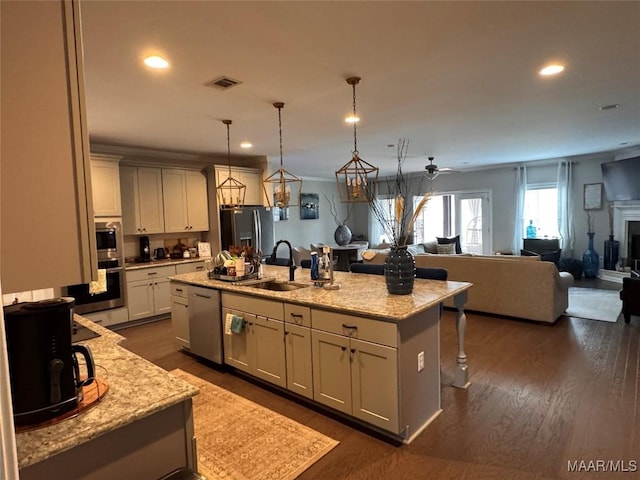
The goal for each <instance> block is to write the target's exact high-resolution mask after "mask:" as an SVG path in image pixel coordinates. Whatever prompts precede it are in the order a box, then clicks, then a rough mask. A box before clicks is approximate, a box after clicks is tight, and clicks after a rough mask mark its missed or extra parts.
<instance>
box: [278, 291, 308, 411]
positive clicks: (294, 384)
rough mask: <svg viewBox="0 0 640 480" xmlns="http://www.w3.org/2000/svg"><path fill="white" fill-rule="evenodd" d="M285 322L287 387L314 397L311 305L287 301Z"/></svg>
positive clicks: (305, 395)
mask: <svg viewBox="0 0 640 480" xmlns="http://www.w3.org/2000/svg"><path fill="white" fill-rule="evenodd" d="M284 322H285V323H284V347H285V359H286V362H287V369H286V370H287V389H288V390H291V391H292V392H295V393H297V394H299V395H302V396H303V397H307V398H309V399H313V365H312V361H311V359H312V357H311V328H310V325H311V310H310V309H309V307H303V306H301V305H293V304H289V303H285V304H284Z"/></svg>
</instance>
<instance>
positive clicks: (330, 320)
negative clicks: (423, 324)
mask: <svg viewBox="0 0 640 480" xmlns="http://www.w3.org/2000/svg"><path fill="white" fill-rule="evenodd" d="M311 327H312V328H314V329H316V330H324V331H325V332H330V333H335V334H338V335H345V336H348V337H351V338H358V339H360V340H366V341H368V342H373V343H378V344H380V345H387V346H389V347H397V346H398V334H397V329H396V325H395V323H390V322H381V321H379V320H371V319H368V318H363V317H355V316H353V315H345V314H343V313H337V312H329V311H326V310H315V309H314V310H311Z"/></svg>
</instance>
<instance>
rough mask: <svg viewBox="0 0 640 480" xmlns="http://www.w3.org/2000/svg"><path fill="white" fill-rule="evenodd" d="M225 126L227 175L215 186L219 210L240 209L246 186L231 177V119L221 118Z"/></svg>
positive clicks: (242, 205)
mask: <svg viewBox="0 0 640 480" xmlns="http://www.w3.org/2000/svg"><path fill="white" fill-rule="evenodd" d="M222 123H224V124H225V125H226V126H227V165H228V168H229V170H228V172H229V173H228V176H227V178H226V179H225V180H224V181H223V182H221V183H220V184H219V185H218V186H217V187H216V192H217V195H218V205H219V206H220V210H241V209H242V207H244V197H245V194H246V192H247V187H246V185H245V184H244V183H242V182H241V181H239V180H237V179H235V178H233V176H232V175H231V143H230V141H229V125H231V120H223V121H222Z"/></svg>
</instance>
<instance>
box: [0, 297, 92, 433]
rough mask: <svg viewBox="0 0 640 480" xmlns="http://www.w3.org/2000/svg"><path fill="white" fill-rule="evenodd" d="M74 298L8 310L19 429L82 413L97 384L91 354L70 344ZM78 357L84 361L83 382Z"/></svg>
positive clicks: (35, 303)
mask: <svg viewBox="0 0 640 480" xmlns="http://www.w3.org/2000/svg"><path fill="white" fill-rule="evenodd" d="M74 304H75V300H74V299H73V298H71V297H62V298H54V299H51V300H42V301H40V302H24V303H17V304H14V305H8V306H6V307H4V318H5V330H6V336H7V353H8V359H9V380H10V383H11V398H12V403H13V417H14V421H15V424H16V425H17V426H20V425H32V424H35V423H41V422H44V421H46V420H49V419H51V418H55V417H58V416H60V415H62V414H64V413H66V412H68V411H70V410H73V409H75V408H77V406H78V402H79V401H80V400H81V399H82V387H83V386H84V385H89V384H91V382H93V379H94V363H93V358H92V356H91V351H90V350H89V348H88V347H86V346H84V345H72V344H71V329H72V323H73V306H74ZM77 354H80V355H82V357H84V360H85V363H86V370H87V372H86V376H85V377H84V379H83V380H81V379H80V367H79V365H78V359H77Z"/></svg>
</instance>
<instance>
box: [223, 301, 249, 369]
mask: <svg viewBox="0 0 640 480" xmlns="http://www.w3.org/2000/svg"><path fill="white" fill-rule="evenodd" d="M228 313H232V314H234V315H239V316H241V317H244V320H245V326H244V328H243V329H242V331H241V332H240V333H230V334H227V333H225V334H224V361H225V363H227V364H229V365H231V366H232V367H235V368H237V369H238V370H242V371H243V372H247V373H250V371H249V368H250V363H249V348H248V335H247V329H248V328H249V324H250V323H253V321H254V320H255V315H251V314H250V313H242V312H239V311H237V310H231V309H228V308H223V309H222V322H223V324H224V322H225V319H226V315H227V314H228Z"/></svg>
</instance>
